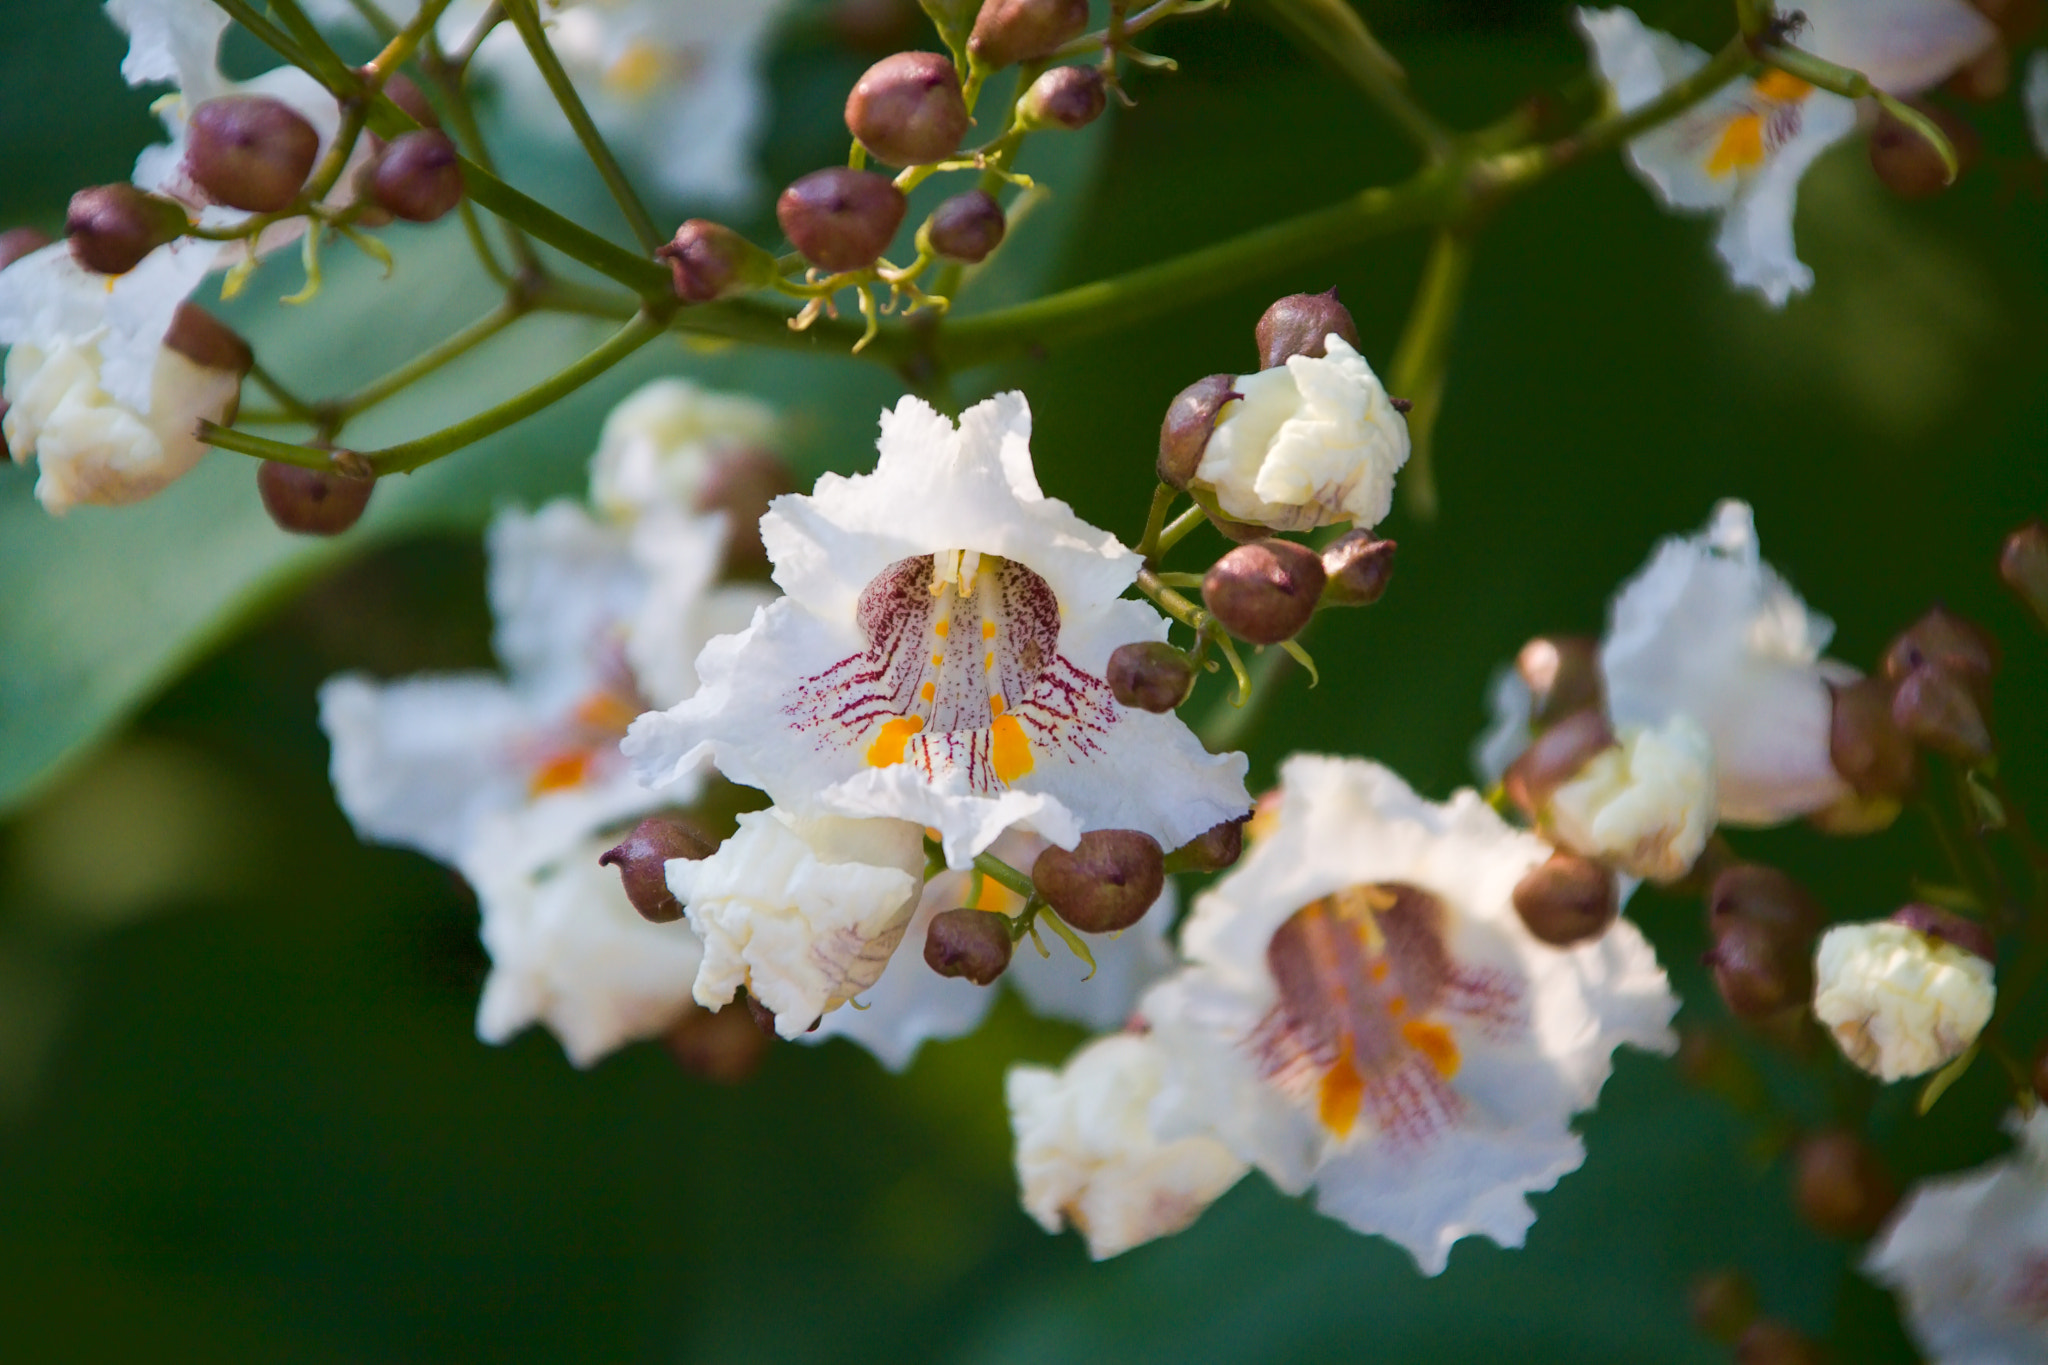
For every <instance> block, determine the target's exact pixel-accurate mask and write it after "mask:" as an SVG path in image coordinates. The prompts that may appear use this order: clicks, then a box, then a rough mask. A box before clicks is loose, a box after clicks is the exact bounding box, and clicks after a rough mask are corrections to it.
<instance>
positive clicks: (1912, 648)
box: [1884, 606, 1999, 682]
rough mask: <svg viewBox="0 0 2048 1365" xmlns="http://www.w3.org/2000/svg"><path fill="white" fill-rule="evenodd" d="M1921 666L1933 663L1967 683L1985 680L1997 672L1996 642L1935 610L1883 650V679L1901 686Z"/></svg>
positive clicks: (1980, 630)
mask: <svg viewBox="0 0 2048 1365" xmlns="http://www.w3.org/2000/svg"><path fill="white" fill-rule="evenodd" d="M1924 663H1937V664H1940V665H1941V666H1942V667H1943V668H1946V669H1948V670H1950V671H1951V672H1953V673H1958V674H1962V675H1964V676H1966V677H1967V678H1969V679H1972V680H1977V679H1984V680H1988V679H1990V678H1991V677H1992V675H1994V674H1996V673H1997V672H1998V663H1999V649H1998V641H1997V640H1995V639H1993V638H1992V636H1991V632H1990V631H1988V630H1986V629H1984V627H1982V626H1980V625H1978V624H1977V623H1976V622H1974V621H1969V620H1965V619H1964V618H1963V617H1960V616H1957V615H1956V614H1955V613H1954V612H1952V611H1950V610H1949V609H1948V608H1946V607H1941V606H1935V607H1930V608H1928V610H1927V614H1926V615H1924V616H1922V617H1921V618H1920V619H1919V620H1917V621H1915V622H1914V623H1913V624H1912V625H1910V626H1908V627H1906V628H1905V629H1904V630H1903V631H1900V632H1899V634H1898V635H1897V636H1896V637H1895V638H1894V639H1893V640H1892V642H1891V644H1890V645H1888V646H1886V648H1885V652H1884V675H1885V676H1886V677H1887V678H1890V679H1891V680H1892V681H1893V682H1904V681H1905V679H1906V675H1907V674H1909V673H1911V672H1912V671H1913V670H1914V669H1916V668H1918V667H1920V665H1922V664H1924Z"/></svg>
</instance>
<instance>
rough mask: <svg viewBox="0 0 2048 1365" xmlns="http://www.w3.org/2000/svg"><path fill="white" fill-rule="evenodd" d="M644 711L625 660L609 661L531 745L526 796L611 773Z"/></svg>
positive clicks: (567, 787) (568, 787) (570, 787)
mask: <svg viewBox="0 0 2048 1365" xmlns="http://www.w3.org/2000/svg"><path fill="white" fill-rule="evenodd" d="M646 709H647V703H646V701H645V699H644V698H642V697H641V695H640V690H639V688H638V687H636V686H635V685H634V683H633V677H632V674H631V673H630V672H629V671H628V670H627V668H626V663H625V660H624V658H623V657H620V658H617V659H612V660H607V663H606V666H605V667H604V668H603V669H602V670H601V671H600V677H599V680H598V681H597V682H596V684H595V685H593V686H592V687H591V689H590V690H589V691H588V692H586V693H584V694H583V695H582V696H581V697H579V698H578V699H577V701H576V703H575V705H574V706H572V707H570V708H569V710H568V711H567V713H566V714H564V715H563V716H562V718H561V720H560V721H558V722H557V723H556V724H555V725H554V726H552V727H551V728H550V729H548V730H547V731H546V732H545V733H544V734H542V735H541V736H539V738H538V740H537V742H536V743H535V744H534V746H533V758H532V770H531V775H530V776H529V777H528V778H527V783H526V790H527V795H528V796H529V797H538V796H546V795H547V794H548V793H550V792H560V791H570V790H573V789H574V788H577V787H582V786H587V785H589V783H591V782H592V781H593V780H595V779H597V778H600V777H602V776H605V775H607V774H608V773H609V772H610V771H612V770H615V769H616V768H617V767H618V765H619V763H620V762H622V761H623V760H621V759H620V758H619V741H620V740H621V739H623V738H625V735H626V728H627V727H628V726H630V725H631V724H632V723H633V719H634V717H636V716H638V715H639V714H640V713H641V712H642V711H644V710H646Z"/></svg>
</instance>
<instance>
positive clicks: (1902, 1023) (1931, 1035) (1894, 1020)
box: [1813, 907, 1998, 1081]
mask: <svg viewBox="0 0 2048 1365" xmlns="http://www.w3.org/2000/svg"><path fill="white" fill-rule="evenodd" d="M1909 909H1918V910H1921V911H1922V912H1923V914H1922V915H1921V916H1919V917H1915V916H1908V917H1907V918H1908V919H1909V920H1910V919H1914V918H1920V919H1921V920H1922V922H1925V917H1926V916H1932V915H1938V914H1939V913H1940V912H1938V911H1934V910H1933V909H1932V908H1931V907H1909ZM1949 934H1953V935H1955V937H1948V936H1947V935H1949ZM1960 938H1972V939H1975V941H1976V943H1977V945H1978V946H1979V947H1988V946H1989V944H1988V942H1987V939H1986V937H1985V936H1983V935H1981V934H1978V933H1975V932H1972V931H1969V930H1964V929H1960V928H1958V927H1957V926H1956V925H1955V924H1949V925H1947V926H1945V933H1944V934H1942V935H1937V934H1932V933H1928V932H1926V931H1924V930H1922V929H1919V928H1916V927H1914V924H1913V923H1910V922H1899V921H1897V920H1878V921H1873V922H1868V923H1863V924H1838V925H1836V926H1835V927H1834V928H1832V929H1830V930H1828V932H1827V933H1826V934H1825V935H1823V936H1822V938H1821V941H1820V949H1819V952H1818V953H1817V954H1816V961H1815V976H1816V980H1817V982H1818V985H1817V988H1816V990H1815V992H1814V997H1813V1012H1814V1014H1815V1016H1816V1017H1817V1018H1819V1020H1820V1021H1821V1023H1823V1024H1825V1025H1827V1027H1828V1031H1829V1032H1830V1033H1832V1034H1833V1035H1834V1039H1835V1042H1836V1044H1837V1045H1838V1046H1839V1047H1840V1048H1841V1049H1842V1055H1843V1056H1845V1057H1847V1058H1848V1059H1849V1060H1850V1061H1851V1062H1852V1063H1854V1064H1855V1065H1856V1066H1858V1067H1860V1068H1862V1069H1863V1070H1865V1071H1868V1072H1869V1073H1870V1074H1871V1075H1873V1076H1876V1077H1878V1078H1879V1079H1880V1080H1885V1081H1896V1080H1901V1079H1904V1078H1905V1077H1908V1076H1924V1075H1926V1074H1927V1073H1929V1072H1931V1071H1934V1070H1937V1069H1938V1068H1940V1067H1942V1066H1945V1065H1946V1064H1947V1063H1949V1062H1950V1061H1953V1060H1954V1059H1955V1058H1957V1057H1959V1056H1961V1055H1962V1054H1963V1052H1964V1051H1965V1050H1967V1049H1968V1048H1969V1047H1970V1045H1971V1044H1972V1043H1975V1042H1976V1041H1977V1037H1978V1035H1979V1034H1981V1033H1982V1032H1983V1031H1984V1026H1985V1024H1987V1023H1989V1022H1990V1020H1991V1012H1992V1008H1993V1006H1994V1005H1995V1004H1996V1003H1997V999H1998V991H1997V988H1996V986H1995V985H1994V984H1993V979H1992V978H1993V971H1992V966H1991V961H1990V959H1989V958H1987V957H1985V956H1983V955H1982V954H1981V953H1979V952H1977V951H1975V949H1973V948H1969V947H1965V946H1963V944H1962V943H1961V942H1959V941H1958V939H1960Z"/></svg>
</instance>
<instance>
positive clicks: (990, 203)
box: [924, 190, 1008, 265]
mask: <svg viewBox="0 0 2048 1365" xmlns="http://www.w3.org/2000/svg"><path fill="white" fill-rule="evenodd" d="M1007 226H1008V225H1007V224H1006V223H1005V222H1004V220H1003V206H1002V205H1001V204H998V203H997V202H996V197H995V196H994V195H992V194H990V193H989V192H988V191H987V190H969V191H967V192H966V193H965V194H956V195H954V196H953V197H952V198H951V199H948V200H945V201H944V202H942V203H941V204H940V205H939V206H938V207H937V208H935V209H933V210H932V216H931V219H930V221H929V222H927V223H926V225H925V230H924V231H925V240H926V241H928V242H930V243H931V247H932V250H933V251H936V252H938V253H939V254H940V255H941V256H944V257H945V258H946V259H947V260H951V261H965V262H967V263H968V264H969V265H973V264H974V263H975V262H977V261H982V260H986V259H987V258H988V253H989V252H991V251H994V250H995V249H996V248H997V247H998V246H1000V245H1002V241H1003V233H1004V231H1005V230H1006V228H1007Z"/></svg>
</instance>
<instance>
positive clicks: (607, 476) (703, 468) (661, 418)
mask: <svg viewBox="0 0 2048 1365" xmlns="http://www.w3.org/2000/svg"><path fill="white" fill-rule="evenodd" d="M775 434H776V420H775V413H774V412H773V410H771V409H770V408H768V407H767V406H765V405H764V404H761V403H758V402H756V401H754V400H753V399H751V398H746V397H742V396H740V395H738V394H727V393H713V392H711V391H709V390H706V389H701V388H699V387H697V386H696V385H695V384H692V383H690V382H689V381H688V380H683V379H675V378H663V379H656V380H654V381H652V382H651V383H648V384H644V385H642V386H641V387H640V388H638V389H635V390H634V391H633V392H632V393H630V394H628V395H627V396H626V397H625V398H624V399H622V400H621V401H620V402H619V405H618V406H617V407H615V408H613V409H612V410H611V412H610V414H609V415H607V416H606V417H605V419H604V430H603V431H602V432H601V433H599V435H598V440H597V453H596V454H595V455H593V456H592V457H591V461H590V500H591V502H592V503H593V504H594V505H595V506H596V507H597V508H598V510H599V511H600V512H602V513H603V514H604V515H606V516H608V517H612V518H614V519H617V520H621V521H626V520H631V519H632V518H634V517H637V516H639V515H640V514H641V513H642V512H645V511H648V510H650V509H653V508H669V509H673V510H676V511H682V512H688V511H691V510H694V508H695V507H696V504H697V494H698V491H699V489H700V488H701V486H702V484H703V481H704V476H705V474H706V473H707V472H708V471H709V469H710V467H711V462H712V460H713V459H714V458H715V457H716V456H717V455H718V454H719V453H720V452H721V451H725V450H730V449H735V448H740V447H745V446H751V445H766V444H768V443H769V442H771V441H773V440H774V438H775Z"/></svg>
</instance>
